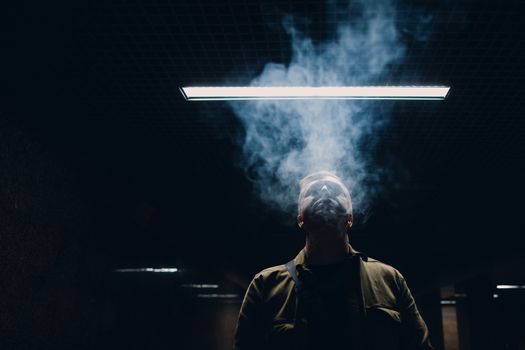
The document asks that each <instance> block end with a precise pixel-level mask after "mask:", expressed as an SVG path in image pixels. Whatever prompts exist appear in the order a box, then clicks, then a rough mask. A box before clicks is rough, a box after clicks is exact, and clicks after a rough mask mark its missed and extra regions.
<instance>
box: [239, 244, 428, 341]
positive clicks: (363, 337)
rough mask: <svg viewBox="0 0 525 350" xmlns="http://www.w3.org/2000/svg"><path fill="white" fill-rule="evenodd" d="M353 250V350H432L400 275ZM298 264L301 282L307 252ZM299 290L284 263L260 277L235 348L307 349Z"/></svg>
mask: <svg viewBox="0 0 525 350" xmlns="http://www.w3.org/2000/svg"><path fill="white" fill-rule="evenodd" d="M350 251H351V254H350V255H349V257H348V258H347V259H346V264H347V265H348V266H349V267H350V268H349V269H348V271H349V283H352V281H355V282H356V283H357V284H358V287H357V290H358V292H357V302H358V304H359V311H358V312H356V313H354V315H352V319H351V320H352V321H351V325H352V326H351V327H350V329H349V332H348V336H347V339H348V342H349V345H351V346H349V347H350V348H351V349H355V350H364V349H367V350H375V349H377V350H384V349H403V350H412V349H413V350H415V349H418V350H422V349H432V346H431V345H430V341H429V336H428V329H427V326H426V324H425V322H424V321H423V319H422V317H421V315H420V314H419V312H418V309H417V307H416V304H415V302H414V298H413V297H412V294H411V293H410V290H409V289H408V286H407V284H406V282H405V280H404V278H403V276H402V275H401V273H400V272H399V271H397V270H396V269H395V268H393V267H391V266H389V265H386V264H384V263H382V262H379V261H377V260H375V259H372V258H368V257H367V256H366V255H364V254H362V253H359V252H357V251H355V250H353V249H352V248H351V247H350ZM294 262H295V265H296V271H297V276H298V278H299V280H300V279H301V272H302V271H304V270H305V269H307V266H306V265H305V252H304V249H303V250H301V252H299V254H298V255H297V256H296V257H295V259H294ZM351 271H354V272H351ZM352 276H355V279H354V280H352ZM294 287H295V282H294V281H293V278H292V277H291V275H290V274H289V272H288V270H287V268H286V266H285V265H279V266H274V267H270V268H268V269H265V270H263V271H261V272H259V273H258V274H256V275H255V277H254V278H253V280H252V281H251V283H250V285H249V287H248V290H247V291H246V294H245V297H244V300H243V303H242V306H241V310H240V312H239V319H238V323H237V329H236V333H235V343H234V349H235V350H253V349H271V350H277V349H307V341H308V338H307V328H308V322H307V319H306V318H305V317H303V315H302V312H301V301H300V298H297V293H296V290H295V288H294ZM354 299H355V297H354Z"/></svg>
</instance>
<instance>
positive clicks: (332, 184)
mask: <svg viewBox="0 0 525 350" xmlns="http://www.w3.org/2000/svg"><path fill="white" fill-rule="evenodd" d="M299 207H300V214H299V217H298V222H299V225H300V226H302V225H303V224H304V225H305V229H307V230H308V231H310V232H312V231H341V230H342V229H344V228H345V227H346V225H347V221H351V202H350V195H349V193H348V190H347V189H346V187H345V186H344V185H343V184H342V183H341V181H340V180H339V179H337V178H335V177H332V176H329V175H326V176H322V177H320V178H318V179H315V180H313V181H311V182H309V183H307V184H306V185H305V186H304V188H303V189H302V191H301V197H300V200H299Z"/></svg>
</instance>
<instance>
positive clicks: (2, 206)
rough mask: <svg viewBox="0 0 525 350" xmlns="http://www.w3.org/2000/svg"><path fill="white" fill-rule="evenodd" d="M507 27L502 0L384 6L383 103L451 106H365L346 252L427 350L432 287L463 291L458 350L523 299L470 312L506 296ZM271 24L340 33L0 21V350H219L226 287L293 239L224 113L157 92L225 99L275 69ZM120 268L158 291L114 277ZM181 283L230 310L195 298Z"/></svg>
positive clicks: (151, 7) (213, 22)
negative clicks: (373, 113)
mask: <svg viewBox="0 0 525 350" xmlns="http://www.w3.org/2000/svg"><path fill="white" fill-rule="evenodd" d="M524 10H525V6H524V5H523V3H522V2H518V1H515V2H510V1H508V2H507V1H487V2H485V1H482V2H478V1H477V2H474V1H472V2H468V1H445V2H441V1H439V2H438V1H436V2H422V1H408V2H405V3H403V6H400V13H401V15H400V16H399V18H400V24H399V25H400V27H401V28H408V29H407V30H406V31H402V33H404V34H403V35H404V39H403V40H404V42H405V43H406V45H407V48H408V52H407V59H406V61H405V62H404V63H403V64H402V65H401V66H400V67H399V69H398V70H396V71H395V72H392V74H391V75H390V76H389V77H387V79H386V81H385V84H389V83H390V84H403V83H414V84H433V85H434V84H443V85H449V86H451V87H452V88H451V91H450V94H449V97H448V98H447V99H446V100H445V101H441V102H436V101H427V102H422V101H405V102H392V101H380V102H377V103H381V104H384V105H385V107H390V106H391V107H392V108H393V111H394V112H393V115H392V116H391V123H390V124H389V125H388V127H386V128H385V129H383V130H382V131H381V133H382V134H381V135H380V142H379V145H378V148H377V149H376V150H375V151H374V152H375V153H374V156H375V157H376V158H377V162H378V165H379V166H383V167H387V168H389V167H390V168H391V169H393V174H394V175H393V178H391V179H389V182H388V184H387V185H388V186H385V190H384V191H383V192H382V193H381V194H380V196H379V198H378V199H377V200H376V202H375V203H374V205H373V207H372V208H370V210H369V211H368V212H367V213H366V215H361V216H358V217H357V224H356V227H355V229H354V230H353V231H352V232H351V240H352V243H353V245H354V246H355V248H356V249H358V250H361V251H364V252H367V253H368V254H369V255H370V256H373V257H375V258H377V259H380V260H382V261H384V262H387V263H390V264H392V265H394V266H395V267H397V268H398V269H400V270H401V272H402V273H403V274H404V275H405V277H406V278H407V280H408V282H409V285H410V286H411V288H412V289H413V291H414V293H415V294H416V297H418V298H419V299H420V300H418V302H419V301H420V302H421V304H422V310H423V311H424V310H425V308H427V309H428V310H434V311H427V315H428V317H427V315H425V313H423V314H424V316H425V317H426V318H428V319H430V320H431V321H429V322H428V323H429V324H430V325H431V331H433V333H434V334H433V337H434V342H435V343H436V344H437V345H438V346H442V343H443V340H442V339H441V338H440V337H441V327H442V325H440V324H439V320H440V317H439V315H438V314H436V313H435V312H438V313H439V310H438V309H436V306H435V305H437V307H438V308H439V295H438V294H436V293H438V292H439V290H440V288H441V287H444V286H447V285H456V286H460V287H461V288H464V289H465V290H470V291H471V293H467V294H468V295H472V298H471V299H470V300H469V303H470V304H468V305H470V306H469V308H470V309H469V310H470V311H469V315H470V317H471V319H472V322H471V326H470V339H471V340H470V344H471V346H472V348H473V349H484V348H487V349H488V348H491V349H492V348H504V346H505V344H507V343H508V344H510V345H508V346H509V347H508V348H513V347H512V346H515V345H516V344H517V341H518V338H519V334H520V333H521V331H522V330H523V329H524V327H523V325H524V324H525V323H524V321H523V316H522V315H520V314H519V313H518V312H516V311H515V310H516V308H517V307H519V305H523V300H524V297H525V296H524V295H523V292H522V291H509V292H506V293H507V294H505V293H503V292H502V294H501V297H500V298H498V299H497V300H496V299H495V298H493V297H492V294H493V293H494V291H495V286H496V284H503V283H505V284H525V274H524V272H523V267H524V266H525V264H524V252H525V249H524V248H523V246H522V244H523V242H524V240H523V233H524V228H523V221H522V219H523V216H524V213H523V209H524V205H523V203H522V198H523V194H524V186H523V183H522V180H523V178H524V175H525V174H524V170H523V166H522V165H523V161H524V157H523V154H524V153H523V152H524V149H525V142H524V126H525V125H524V121H523V119H524V113H525V104H524V102H523V101H524V99H523V83H524V72H525V71H524V64H523V61H524V59H525V29H524V26H523V13H524ZM285 14H295V15H298V16H303V17H306V18H310V20H311V22H310V24H309V25H308V26H307V27H306V29H305V30H307V31H308V33H309V34H310V35H311V36H312V37H313V38H314V40H318V41H321V40H325V39H327V38H329V37H330V35H331V33H330V28H332V25H333V23H334V22H337V21H339V20H344V19H341V18H339V17H338V16H337V15H336V14H330V13H326V8H325V6H324V5H323V4H322V3H320V2H317V1H309V0H304V1H293V0H289V1H286V2H281V1H279V2H277V1H270V2H264V3H255V2H253V3H252V2H247V1H202V0H198V1H185V2H168V1H153V2H139V1H101V2H91V3H80V2H68V3H53V4H49V3H47V2H36V3H25V4H23V5H21V6H19V7H17V8H16V9H8V10H6V11H5V15H7V16H6V17H8V19H7V20H6V21H4V26H3V30H2V32H3V35H2V37H3V39H2V48H3V50H2V56H3V57H2V68H1V72H2V90H1V91H0V92H1V95H0V96H1V100H0V102H1V103H0V106H1V107H0V257H1V264H0V273H1V283H0V288H1V289H0V291H1V298H0V310H1V311H0V326H1V335H0V337H1V338H0V339H1V342H2V343H3V344H5V346H4V347H3V348H6V349H15V348H16V349H18V348H20V349H25V348H28V349H29V348H31V349H36V348H42V349H47V348H53V349H83V348H86V349H105V348H108V349H109V348H120V347H122V348H126V349H142V348H155V349H164V348H180V349H193V348H195V349H223V348H228V347H229V344H230V342H231V330H232V327H233V326H234V324H235V318H236V313H237V308H238V304H239V302H240V299H239V298H240V297H242V294H243V292H244V287H245V286H246V284H247V283H248V282H249V280H250V279H251V277H252V276H253V275H254V274H255V273H256V272H257V271H259V270H260V269H262V268H264V267H267V266H271V265H274V264H280V263H284V262H286V261H288V260H289V259H290V258H291V257H293V256H295V254H296V253H297V251H298V250H299V249H300V248H301V246H302V243H303V235H302V233H301V232H300V231H299V230H298V229H297V228H295V227H294V226H293V222H294V218H293V217H287V216H285V215H283V214H282V213H278V212H276V211H275V210H272V209H271V208H268V207H266V206H265V205H264V204H263V203H260V202H259V201H258V199H257V198H256V197H255V196H254V194H253V192H252V185H251V183H250V182H249V181H248V180H247V179H246V178H245V176H244V173H243V170H242V169H240V168H238V167H237V166H236V160H237V159H238V158H239V157H240V147H239V140H242V137H243V130H242V126H241V124H240V123H239V121H238V120H237V119H236V118H235V116H234V115H233V114H232V112H231V111H230V110H229V109H228V108H227V107H226V106H225V105H224V104H223V103H220V102H209V103H196V102H193V103H192V102H186V101H184V99H183V98H182V96H181V94H180V93H179V91H178V88H179V87H180V86H185V85H213V84H222V83H224V82H225V81H226V80H225V77H229V78H228V80H227V81H228V82H229V83H232V84H233V83H237V84H246V83H248V82H249V80H250V78H252V77H254V76H255V75H257V74H258V73H259V72H260V70H261V69H262V67H263V66H264V64H265V63H267V62H270V61H275V62H284V63H286V62H288V60H289V56H290V48H289V38H288V37H287V35H286V34H285V33H284V31H283V29H282V27H281V20H282V16H283V15H285ZM428 14H431V15H432V21H431V28H430V32H431V33H432V34H431V35H430V36H429V37H428V38H425V39H424V40H420V39H418V38H417V36H416V35H415V34H414V33H413V32H412V31H411V30H409V29H410V28H413V24H414V23H416V22H417V20H418V18H419V17H418V16H421V15H428ZM138 267H177V268H179V272H178V273H174V274H169V273H118V272H115V269H118V268H138ZM185 283H216V284H218V285H219V288H218V289H216V290H215V289H214V290H212V291H211V294H213V293H221V294H235V295H239V296H238V297H235V296H230V297H225V298H220V299H215V298H202V297H201V298H199V297H198V295H197V294H199V293H201V294H202V292H201V291H199V290H193V289H191V288H185V287H183V286H182V285H183V284H185ZM458 288H459V287H458ZM461 288H460V289H461ZM208 292H210V291H206V293H208ZM509 293H510V294H509ZM520 293H522V294H520ZM436 298H437V299H436ZM427 300H428V301H427ZM436 303H437V304H436ZM520 303H521V304H520ZM432 308H434V309H432ZM435 310H438V311H435ZM512 310H514V311H512ZM435 320H437V321H435ZM433 325H435V326H434V328H432V326H433ZM521 334H525V332H523V333H521ZM513 344H514V345H513ZM469 346H470V345H469ZM516 348H517V347H516ZM465 349H466V348H465Z"/></svg>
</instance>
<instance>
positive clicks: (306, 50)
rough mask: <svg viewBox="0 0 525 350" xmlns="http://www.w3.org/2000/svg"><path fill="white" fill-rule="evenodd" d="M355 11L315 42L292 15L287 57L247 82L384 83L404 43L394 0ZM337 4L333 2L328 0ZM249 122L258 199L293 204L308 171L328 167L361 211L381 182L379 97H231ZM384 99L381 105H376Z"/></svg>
mask: <svg viewBox="0 0 525 350" xmlns="http://www.w3.org/2000/svg"><path fill="white" fill-rule="evenodd" d="M356 3H357V4H358V5H359V11H358V13H357V14H355V15H352V16H350V14H348V15H347V18H348V21H347V22H345V23H339V24H338V25H337V27H336V31H335V36H334V37H333V38H332V39H330V40H327V41H325V42H320V43H316V42H314V41H313V40H312V39H311V38H309V37H308V36H307V35H305V34H304V33H302V32H301V31H299V30H298V29H297V28H296V26H294V23H293V21H292V20H291V19H290V18H288V19H285V21H284V27H285V29H286V31H287V33H288V34H289V35H290V38H291V49H292V51H291V52H292V55H291V60H290V62H289V64H281V63H272V62H271V63H267V64H266V65H265V67H264V69H263V70H262V73H261V74H260V75H259V76H257V77H255V78H254V79H253V80H252V81H251V82H250V86H343V85H347V86H356V85H374V84H375V85H381V81H380V79H382V78H384V77H385V75H386V73H388V72H389V71H390V69H391V68H392V67H393V66H395V65H396V64H399V63H400V62H401V61H402V59H403V58H404V55H405V47H404V45H403V43H402V40H401V38H400V33H399V32H398V30H397V28H396V11H395V10H396V9H395V6H394V5H395V4H394V3H393V2H392V1H387V0H377V1H365V0H361V1H357V2H355V1H354V2H352V7H353V8H355V4H356ZM331 6H335V5H333V4H332V5H331ZM228 103H229V105H230V106H231V108H232V109H233V111H234V112H235V114H236V115H237V117H238V118H239V119H240V120H241V122H242V123H243V126H244V128H245V132H246V134H245V140H244V143H243V146H242V147H243V156H244V157H243V160H242V166H243V167H244V168H245V169H246V171H247V174H248V176H249V177H250V179H251V180H253V182H254V186H255V189H256V190H257V192H258V193H259V195H260V197H261V199H262V200H263V201H265V202H267V203H269V204H271V205H277V206H278V207H279V208H280V209H282V210H285V211H289V212H294V211H295V210H296V207H295V206H296V203H297V194H298V183H299V181H300V179H301V178H302V177H304V176H306V175H307V174H309V173H311V172H314V171H318V170H329V171H333V172H335V173H336V174H337V175H338V176H340V177H341V178H342V179H343V181H344V182H345V184H346V185H347V186H348V188H349V190H350V192H351V193H352V199H353V203H354V209H357V211H363V210H365V209H366V207H367V206H368V205H369V204H370V202H369V201H370V198H372V197H373V194H374V192H375V191H376V190H377V188H378V187H377V186H378V185H379V183H378V182H379V181H378V180H377V179H378V174H379V170H377V169H375V168H374V165H373V164H372V162H371V155H372V148H373V145H374V144H375V141H374V140H376V138H377V136H376V132H377V131H378V129H379V128H380V127H381V126H382V125H384V122H385V121H387V119H388V115H387V114H389V113H387V112H388V111H385V105H384V102H381V101H349V100H287V101H279V100H271V101H257V100H256V101H232V102H228ZM381 104H383V105H382V108H381V112H380V110H379V107H380V105H381Z"/></svg>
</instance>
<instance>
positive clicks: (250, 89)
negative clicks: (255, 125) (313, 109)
mask: <svg viewBox="0 0 525 350" xmlns="http://www.w3.org/2000/svg"><path fill="white" fill-rule="evenodd" d="M449 89H450V87H448V86H317V87H311V86H259V87H255V86H225V87H222V86H210V87H181V88H180V90H181V92H182V95H183V96H184V98H185V99H186V100H187V101H220V100H297V99H336V100H337V99H358V100H443V99H445V97H446V96H447V94H448V91H449Z"/></svg>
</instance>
